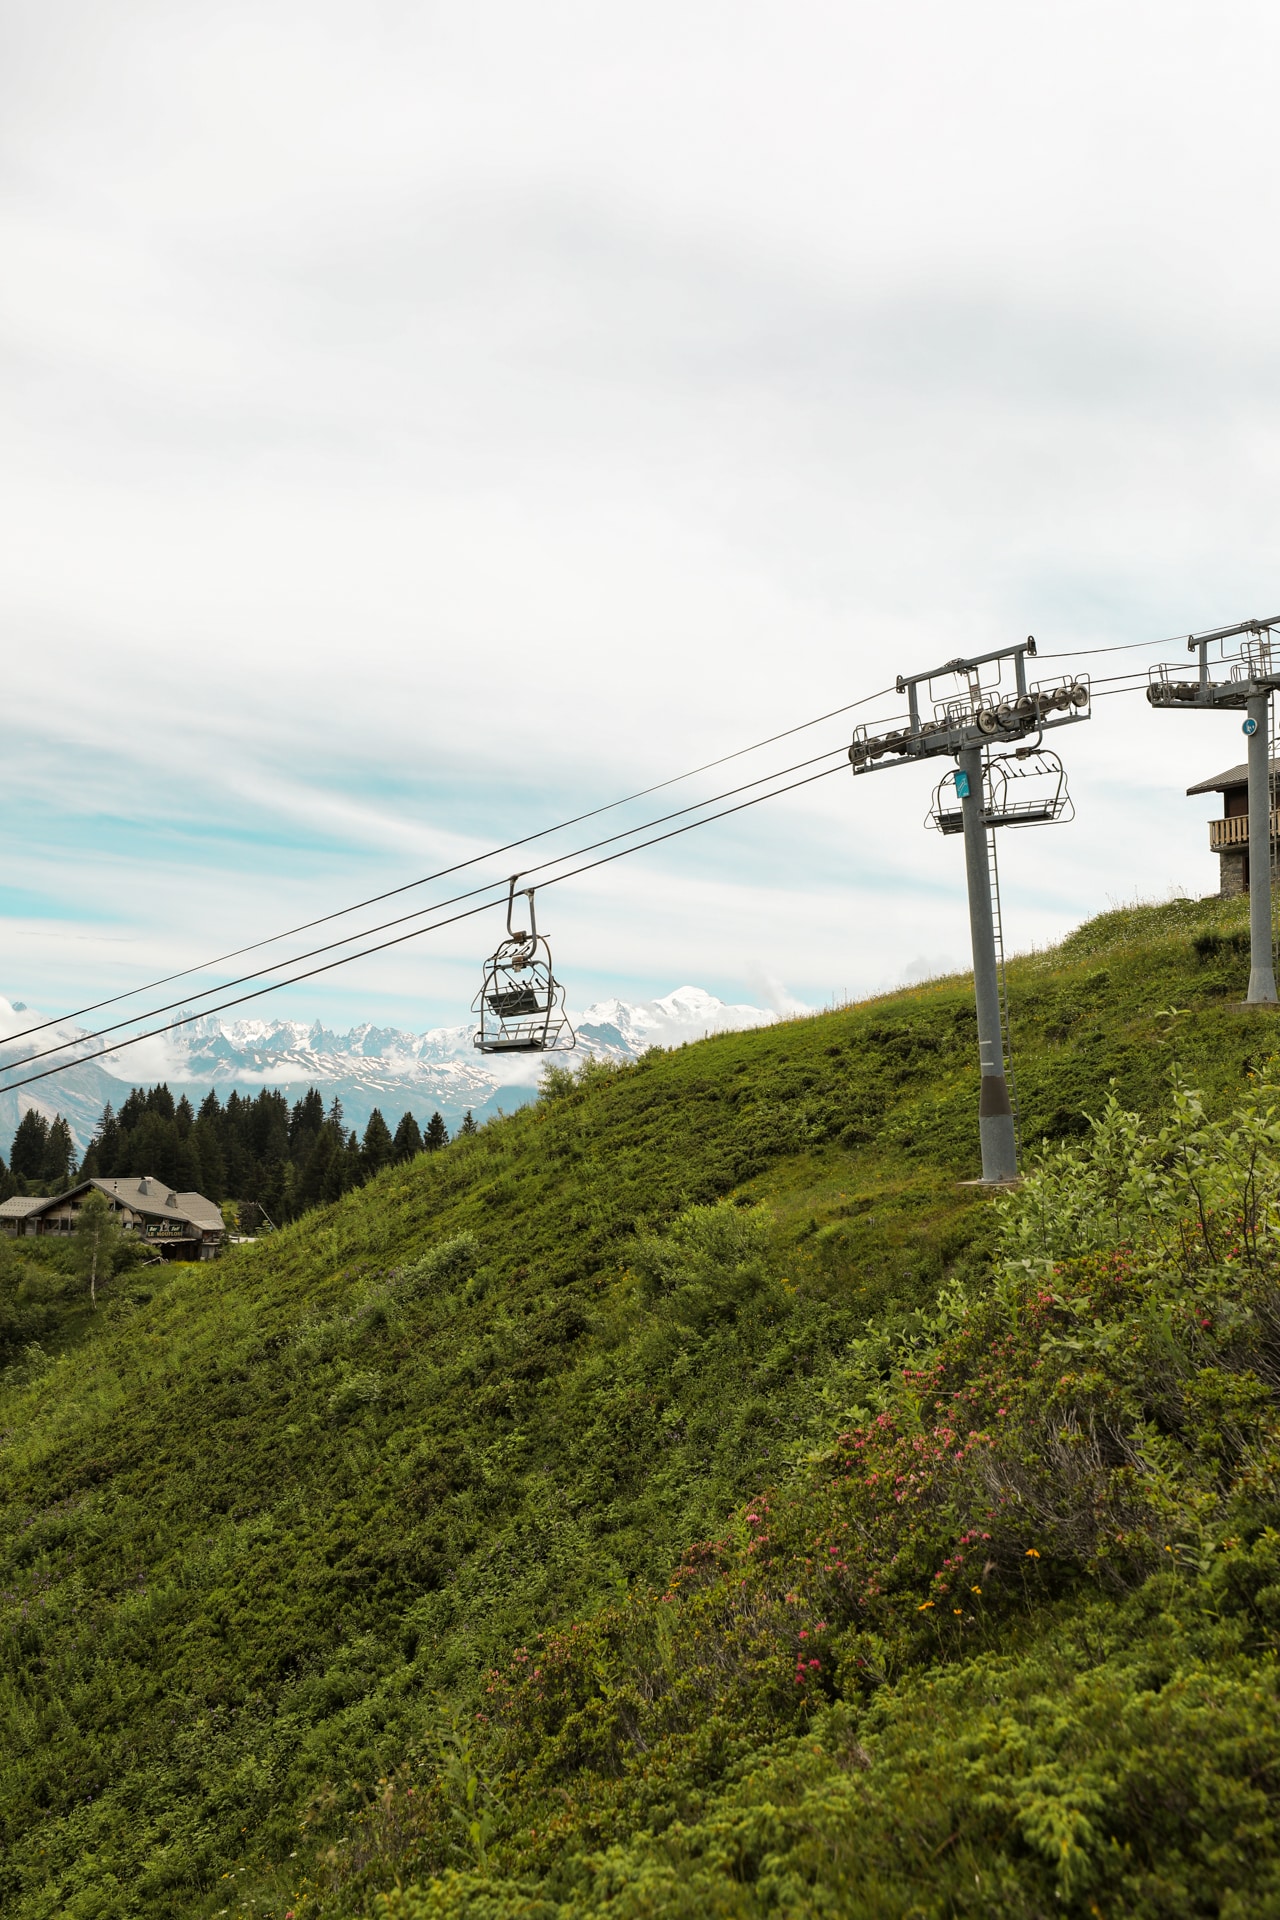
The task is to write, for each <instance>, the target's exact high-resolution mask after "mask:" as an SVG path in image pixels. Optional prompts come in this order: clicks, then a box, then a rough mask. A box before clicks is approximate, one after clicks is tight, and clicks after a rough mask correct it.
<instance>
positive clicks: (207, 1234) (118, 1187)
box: [0, 1174, 227, 1260]
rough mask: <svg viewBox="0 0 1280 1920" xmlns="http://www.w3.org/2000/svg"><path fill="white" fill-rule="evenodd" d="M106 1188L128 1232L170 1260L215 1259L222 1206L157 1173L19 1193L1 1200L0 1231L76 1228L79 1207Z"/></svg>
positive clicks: (221, 1232) (220, 1235)
mask: <svg viewBox="0 0 1280 1920" xmlns="http://www.w3.org/2000/svg"><path fill="white" fill-rule="evenodd" d="M95 1190H96V1191H97V1192H98V1193H101V1194H104V1195H105V1196H106V1199H107V1201H108V1203H109V1205H110V1207H111V1210H112V1212H113V1213H114V1214H116V1216H117V1217H118V1219H119V1222H120V1225H121V1227H122V1228H123V1229H124V1231H125V1232H126V1233H128V1234H132V1235H134V1236H136V1238H137V1239H139V1240H141V1241H143V1242H144V1243H145V1244H146V1245H147V1246H148V1247H151V1248H153V1249H154V1251H155V1252H156V1253H158V1254H159V1255H161V1257H162V1258H164V1259H166V1260H214V1259H216V1258H217V1256H218V1254H219V1253H220V1252H221V1250H222V1246H223V1243H224V1241H225V1240H226V1234H227V1230H226V1227H225V1225H224V1223H223V1219H222V1211H221V1208H219V1207H217V1206H216V1205H215V1204H214V1202H213V1201H212V1200H206V1199H205V1197H204V1195H203V1194H202V1193H176V1192H175V1191H174V1190H173V1188H172V1187H167V1186H166V1185H165V1183H164V1181H163V1180H157V1179H156V1178H155V1177H154V1175H152V1174H142V1175H141V1176H137V1177H135V1176H126V1175H124V1174H121V1175H120V1177H119V1178H118V1179H114V1178H113V1179H107V1180H98V1179H94V1180H82V1181H81V1182H80V1184H79V1186H77V1187H71V1188H69V1189H68V1190H67V1192H66V1193H55V1194H52V1195H49V1196H46V1197H44V1198H41V1197H39V1196H34V1195H27V1196H17V1195H15V1197H14V1198H13V1199H12V1200H5V1201H4V1202H3V1203H0V1231H2V1232H4V1233H6V1234H9V1235H13V1236H18V1235H22V1236H25V1235H28V1234H49V1233H74V1232H75V1228H76V1221H77V1220H78V1219H79V1217H80V1209H81V1207H82V1206H83V1205H84V1202H85V1200H86V1198H87V1197H88V1195H89V1194H90V1193H92V1192H94V1191H95Z"/></svg>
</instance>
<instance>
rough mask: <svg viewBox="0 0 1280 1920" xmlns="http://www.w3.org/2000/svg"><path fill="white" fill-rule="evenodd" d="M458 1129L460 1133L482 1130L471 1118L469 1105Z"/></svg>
mask: <svg viewBox="0 0 1280 1920" xmlns="http://www.w3.org/2000/svg"><path fill="white" fill-rule="evenodd" d="M458 1131H459V1133H479V1131H480V1129H479V1127H478V1126H477V1125H476V1123H475V1121H474V1120H473V1119H472V1118H471V1109H470V1107H468V1108H467V1110H466V1112H465V1113H464V1114H463V1116H462V1125H461V1126H460V1127H459V1129H458Z"/></svg>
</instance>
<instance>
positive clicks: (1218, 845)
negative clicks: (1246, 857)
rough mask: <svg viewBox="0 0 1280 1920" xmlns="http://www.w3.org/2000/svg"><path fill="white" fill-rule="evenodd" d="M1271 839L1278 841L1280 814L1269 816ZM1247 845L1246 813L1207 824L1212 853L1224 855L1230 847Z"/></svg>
mask: <svg viewBox="0 0 1280 1920" xmlns="http://www.w3.org/2000/svg"><path fill="white" fill-rule="evenodd" d="M1271 838H1272V839H1273V840H1277V839H1280V812H1277V813H1273V814H1272V816H1271ZM1248 844H1249V816H1248V814H1247V813H1233V814H1230V815H1229V816H1228V818H1227V819H1225V820H1211V821H1210V822H1209V848H1210V851H1211V852H1212V853H1225V852H1226V851H1227V850H1228V848H1230V847H1247V846H1248Z"/></svg>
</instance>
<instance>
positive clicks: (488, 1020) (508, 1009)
mask: <svg viewBox="0 0 1280 1920" xmlns="http://www.w3.org/2000/svg"><path fill="white" fill-rule="evenodd" d="M519 878H520V876H519V874H518V873H513V874H512V876H511V887H510V890H509V892H508V895H507V937H506V939H505V940H504V941H503V942H502V945H501V946H500V947H499V948H498V951H497V952H496V953H495V954H494V955H493V956H492V957H491V958H490V959H489V960H487V961H486V962H485V969H484V981H483V983H482V985H481V988H480V991H479V993H478V994H477V995H476V997H475V999H474V1000H473V1001H472V1003H471V1011H472V1012H473V1013H477V1014H479V1016H480V1025H479V1026H478V1027H477V1029H476V1031H475V1034H474V1035H473V1044H474V1045H475V1046H476V1047H478V1048H479V1050H480V1052H481V1053H551V1052H553V1051H556V1050H561V1049H563V1050H568V1049H569V1048H571V1047H576V1046H577V1044H578V1039H577V1035H576V1034H575V1033H574V1031H573V1028H572V1027H571V1026H570V1025H569V1020H568V1016H567V1015H566V1013H565V1010H564V988H563V987H562V986H561V985H560V982H559V981H558V980H557V979H556V977H555V975H554V973H553V972H552V970H551V949H550V947H549V946H548V945H547V943H546V941H545V940H544V939H543V937H542V935H541V934H540V933H539V932H538V921H537V916H536V914H535V912H534V906H533V894H534V889H533V888H532V887H527V888H526V889H525V890H524V893H523V895H522V897H523V898H524V899H525V900H527V901H528V902H529V930H528V932H527V933H526V932H524V931H523V930H522V929H520V928H516V927H513V926H512V924H511V917H512V914H513V913H514V911H515V901H516V881H517V880H518V879H519ZM566 1036H567V1037H566Z"/></svg>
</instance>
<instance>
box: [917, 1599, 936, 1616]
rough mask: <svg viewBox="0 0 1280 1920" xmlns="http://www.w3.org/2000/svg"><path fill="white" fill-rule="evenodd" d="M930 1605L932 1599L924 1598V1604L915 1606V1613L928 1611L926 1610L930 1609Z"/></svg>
mask: <svg viewBox="0 0 1280 1920" xmlns="http://www.w3.org/2000/svg"><path fill="white" fill-rule="evenodd" d="M932 1605H933V1602H932V1600H926V1601H925V1603H924V1605H923V1606H922V1607H917V1608H916V1612H917V1613H928V1611H929V1609H930V1607H931V1606H932Z"/></svg>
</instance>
